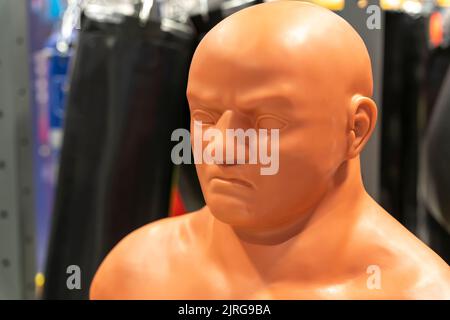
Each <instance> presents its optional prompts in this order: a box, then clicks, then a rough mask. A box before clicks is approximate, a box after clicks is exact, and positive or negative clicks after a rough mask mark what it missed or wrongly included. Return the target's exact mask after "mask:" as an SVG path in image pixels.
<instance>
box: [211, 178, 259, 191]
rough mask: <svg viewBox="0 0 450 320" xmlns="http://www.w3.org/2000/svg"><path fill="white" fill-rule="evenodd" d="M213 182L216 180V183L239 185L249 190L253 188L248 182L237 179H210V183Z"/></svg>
mask: <svg viewBox="0 0 450 320" xmlns="http://www.w3.org/2000/svg"><path fill="white" fill-rule="evenodd" d="M213 180H217V181H221V182H225V183H229V184H235V185H241V186H243V187H247V188H251V189H253V188H254V187H253V185H252V184H251V183H250V182H248V181H245V180H242V179H238V178H225V177H218V176H216V177H213V178H212V179H211V181H213Z"/></svg>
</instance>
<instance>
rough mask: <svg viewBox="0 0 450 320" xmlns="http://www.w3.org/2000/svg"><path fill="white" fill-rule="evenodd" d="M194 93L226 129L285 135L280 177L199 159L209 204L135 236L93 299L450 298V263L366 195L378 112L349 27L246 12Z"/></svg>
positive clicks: (291, 12)
mask: <svg viewBox="0 0 450 320" xmlns="http://www.w3.org/2000/svg"><path fill="white" fill-rule="evenodd" d="M187 95H188V100H189V104H190V108H191V118H192V120H195V119H197V120H202V121H203V122H205V121H206V122H207V123H209V125H211V126H214V127H215V128H218V129H219V130H225V129H226V128H244V129H246V128H249V127H253V126H255V123H257V125H261V126H263V127H267V128H269V129H274V128H278V129H280V139H279V171H278V173H277V174H275V175H266V176H264V175H261V174H260V171H259V165H250V164H243V165H220V164H212V165H211V164H198V165H197V173H198V176H199V179H200V183H201V186H202V190H203V193H204V196H205V199H206V203H207V206H206V207H204V208H203V209H201V210H199V211H198V212H194V213H190V214H187V215H184V216H180V217H176V218H167V219H163V220H160V221H158V222H155V223H152V224H149V225H147V226H144V227H142V228H140V229H138V230H137V231H135V232H133V233H131V234H130V235H129V236H127V237H126V238H125V239H124V240H122V241H121V242H120V243H119V244H118V245H117V246H116V247H115V248H114V249H113V250H112V252H111V253H110V254H109V255H108V257H107V258H106V259H105V261H104V262H103V263H102V265H101V266H100V268H99V270H98V272H97V274H96V276H95V279H94V281H93V284H92V286H91V298H93V299H422V298H450V271H449V267H448V265H447V264H446V263H445V262H444V261H443V260H442V259H441V258H440V257H439V256H438V255H436V254H435V253H434V252H433V251H432V250H430V249H429V248H428V247H427V246H426V245H425V244H423V243H422V242H421V241H420V240H419V239H417V238H416V237H415V236H414V235H412V234H411V233H410V232H409V231H407V230H406V229H405V228H404V227H403V226H402V225H401V224H400V223H398V222H397V221H396V220H395V219H394V218H392V217H391V216H390V215H389V214H388V213H387V212H385V211H384V210H383V209H382V208H381V207H380V206H379V205H378V204H377V203H376V202H375V201H374V200H373V199H372V198H371V197H370V196H369V195H368V194H367V193H366V191H365V189H364V186H363V183H362V179H361V173H360V159H359V154H360V152H361V150H362V149H363V147H364V145H365V144H366V143H367V141H368V139H369V137H370V135H371V133H372V131H373V129H374V127H375V123H376V118H377V109H376V105H375V103H374V102H373V101H372V100H371V99H370V96H371V95H372V74H371V65H370V58H369V55H368V53H367V50H366V48H365V45H364V43H363V41H362V40H361V38H360V37H359V35H358V34H357V33H356V32H355V31H354V30H353V28H352V27H351V26H350V25H349V24H348V23H347V22H345V21H344V20H343V19H341V18H340V17H339V16H337V15H336V14H334V13H333V12H331V11H328V10H326V9H323V8H321V7H318V6H316V5H312V4H309V3H303V2H297V1H281V2H270V3H265V4H261V5H256V6H253V7H251V8H248V9H244V10H242V11H239V12H237V13H235V14H233V15H231V16H230V17H228V18H227V19H225V20H223V21H222V22H221V23H219V24H218V25H217V26H216V27H215V28H213V29H212V30H211V31H210V32H209V33H208V34H207V35H206V36H205V38H204V39H203V40H202V42H201V43H200V45H199V46H198V48H197V50H196V52H195V55H194V58H193V61H192V64H191V69H190V74H189V81H188V90H187ZM261 115H262V117H263V119H265V120H264V121H262V122H261V121H259V119H261ZM261 123H262V124H261ZM192 129H193V127H191V131H192ZM212 143H214V142H212ZM203 147H204V146H203ZM124 214H126V213H124Z"/></svg>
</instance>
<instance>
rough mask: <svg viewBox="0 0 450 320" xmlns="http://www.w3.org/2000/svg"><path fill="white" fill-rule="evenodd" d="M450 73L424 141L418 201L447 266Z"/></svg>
mask: <svg viewBox="0 0 450 320" xmlns="http://www.w3.org/2000/svg"><path fill="white" fill-rule="evenodd" d="M449 123H450V69H448V68H447V75H446V76H445V79H444V81H443V83H442V85H441V86H440V93H439V95H438V97H437V102H436V105H435V106H434V107H433V111H432V116H431V119H430V122H429V124H428V128H427V132H426V135H425V138H424V148H423V152H424V154H423V158H422V166H421V174H420V189H419V191H420V193H419V194H420V196H421V197H420V198H421V200H422V202H423V203H424V205H425V208H426V211H427V228H428V237H429V244H430V246H431V247H432V248H433V249H434V250H435V251H436V252H437V253H438V254H439V255H440V256H441V257H442V258H444V259H445V260H446V261H447V263H450V196H449V195H450V125H449Z"/></svg>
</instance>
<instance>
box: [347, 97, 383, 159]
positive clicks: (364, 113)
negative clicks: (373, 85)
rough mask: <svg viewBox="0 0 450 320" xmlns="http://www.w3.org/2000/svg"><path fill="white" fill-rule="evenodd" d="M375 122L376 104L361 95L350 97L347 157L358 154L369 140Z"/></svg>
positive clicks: (350, 157)
mask: <svg viewBox="0 0 450 320" xmlns="http://www.w3.org/2000/svg"><path fill="white" fill-rule="evenodd" d="M376 122H377V105H376V104H375V102H374V101H373V100H372V99H370V98H368V97H364V96H361V95H355V96H353V97H352V101H351V106H350V117H349V125H350V131H349V136H348V140H349V141H348V142H349V143H348V146H349V149H348V155H347V156H348V158H349V159H352V158H354V157H356V156H358V155H359V154H360V153H361V151H362V150H363V148H364V146H365V145H366V143H367V141H369V138H370V136H371V135H372V132H373V130H374V129H375V124H376Z"/></svg>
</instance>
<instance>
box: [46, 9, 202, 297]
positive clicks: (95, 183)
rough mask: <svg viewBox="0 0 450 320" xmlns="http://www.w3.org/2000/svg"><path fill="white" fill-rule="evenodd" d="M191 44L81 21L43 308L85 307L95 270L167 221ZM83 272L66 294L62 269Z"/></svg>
mask: <svg viewBox="0 0 450 320" xmlns="http://www.w3.org/2000/svg"><path fill="white" fill-rule="evenodd" d="M192 52H193V39H192V35H190V34H184V33H182V32H180V31H178V32H177V33H174V32H169V31H162V30H161V28H160V24H159V23H156V22H152V21H150V22H148V23H147V25H146V26H145V27H142V26H141V25H140V23H139V21H138V19H137V18H131V17H127V18H125V20H124V21H123V22H121V23H118V24H114V23H107V22H97V21H93V20H90V19H88V18H85V19H84V21H83V26H82V30H81V32H80V37H79V44H78V48H77V54H76V57H75V61H74V65H73V68H72V75H71V85H70V93H69V96H68V105H67V114H66V119H65V132H64V143H63V148H62V152H61V164H60V172H59V178H58V187H57V193H56V200H55V205H54V213H53V214H54V221H53V228H52V236H51V244H50V249H49V257H48V262H47V270H46V284H45V289H44V298H48V299H85V298H87V297H88V292H89V286H90V283H91V280H92V278H93V276H94V273H95V271H96V270H97V268H98V266H99V264H100V262H101V261H102V260H103V258H104V257H105V256H106V254H107V253H108V252H109V251H110V250H111V249H112V247H113V246H114V245H115V244H116V243H117V242H118V241H119V240H120V239H122V238H123V237H124V236H125V235H127V234H128V233H129V232H131V231H132V230H134V229H136V228H138V227H140V226H142V225H145V224H147V223H149V222H151V221H154V220H156V219H160V218H163V217H166V216H167V213H168V206H169V196H170V186H171V177H172V167H173V166H172V161H171V158H170V153H171V149H172V147H173V145H174V143H173V142H171V134H172V131H173V130H175V129H176V128H180V127H183V126H185V124H186V122H187V121H186V119H187V118H188V117H189V114H188V108H187V102H186V83H187V75H188V70H189V63H190V60H191V56H192ZM70 265H77V266H79V267H80V270H81V290H68V288H67V286H66V280H67V278H68V276H69V275H68V274H67V273H66V271H67V267H68V266H70Z"/></svg>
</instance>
